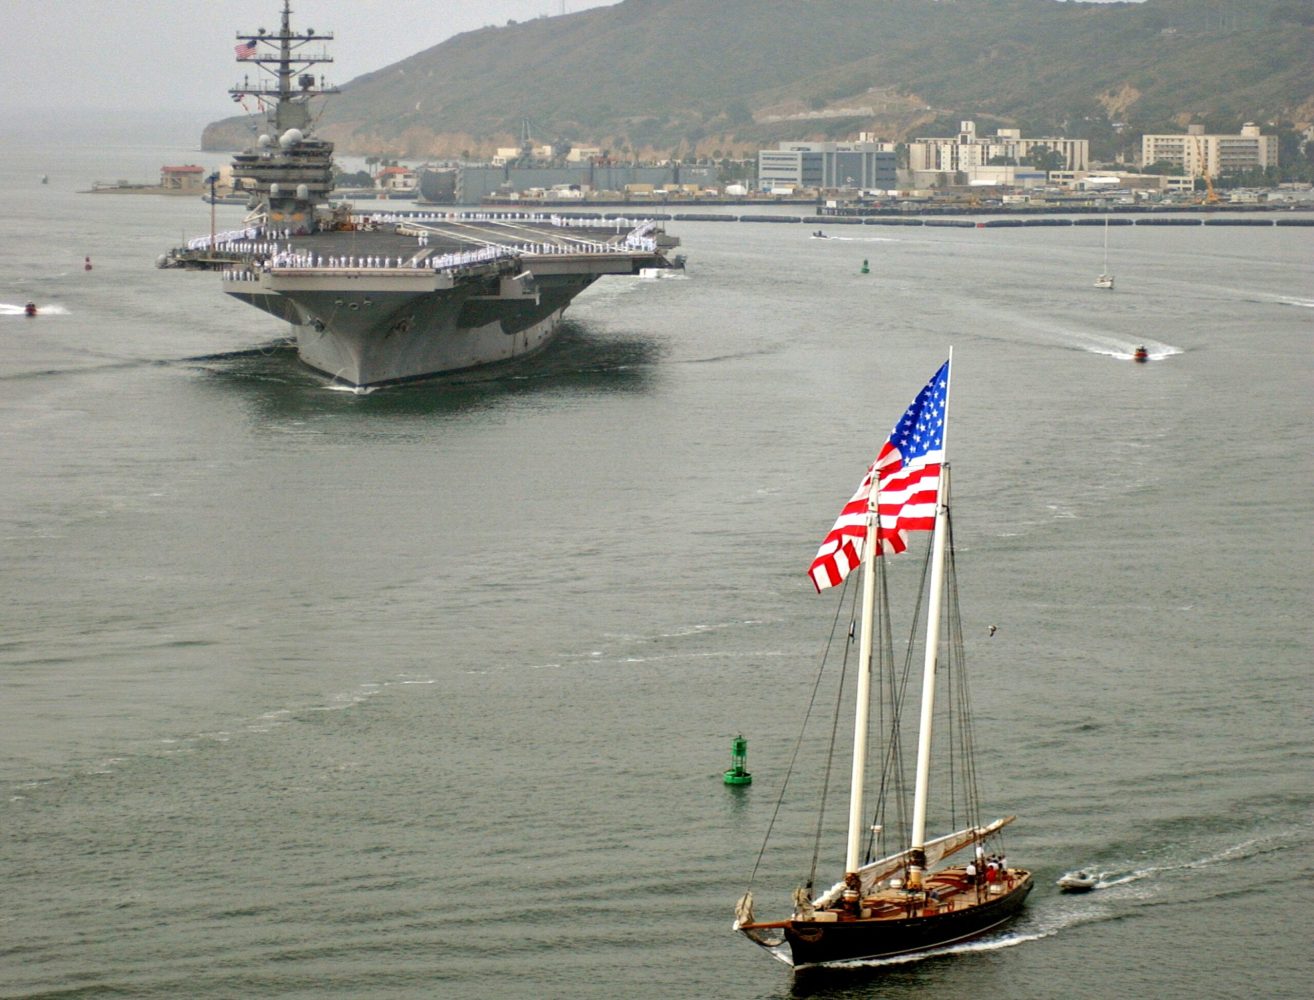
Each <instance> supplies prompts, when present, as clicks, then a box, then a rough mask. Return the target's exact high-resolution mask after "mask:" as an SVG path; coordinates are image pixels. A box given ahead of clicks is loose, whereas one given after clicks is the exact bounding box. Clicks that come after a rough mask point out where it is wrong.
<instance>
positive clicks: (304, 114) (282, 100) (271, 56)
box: [228, 0, 338, 135]
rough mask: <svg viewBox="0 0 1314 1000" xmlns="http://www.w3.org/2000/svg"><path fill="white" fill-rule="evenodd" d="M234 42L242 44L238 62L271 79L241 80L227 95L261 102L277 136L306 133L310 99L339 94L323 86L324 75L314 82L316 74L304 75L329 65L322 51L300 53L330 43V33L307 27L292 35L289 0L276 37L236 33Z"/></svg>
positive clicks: (326, 54) (284, 6)
mask: <svg viewBox="0 0 1314 1000" xmlns="http://www.w3.org/2000/svg"><path fill="white" fill-rule="evenodd" d="M237 40H238V42H239V43H244V44H239V45H238V50H239V51H238V55H237V60H238V62H248V63H255V64H256V65H258V66H259V67H260V68H261V69H262V70H263V71H264V72H266V73H268V74H269V75H270V76H272V77H273V80H265V79H263V78H260V77H257V78H256V79H255V80H251V79H250V78H249V77H244V78H243V80H242V82H241V84H239V85H237V86H234V87H232V88H230V89H229V91H228V93H229V94H231V95H232V97H233V100H234V101H240V100H241V99H242V98H243V97H254V98H256V99H257V100H258V101H260V104H261V106H262V107H265V108H267V109H269V110H268V118H269V123H270V124H271V125H272V126H273V127H274V130H275V131H276V132H277V133H278V134H279V135H282V134H283V133H284V132H286V131H287V130H288V129H290V128H297V129H301V130H303V131H305V130H307V129H308V128H309V127H310V124H311V122H310V99H311V98H314V97H323V96H325V95H326V94H336V93H338V89H337V88H336V87H329V86H327V85H326V84H325V82H324V77H323V76H321V77H320V78H319V80H318V81H316V79H315V74H313V73H308V72H305V71H306V70H308V69H310V67H312V66H317V65H319V64H321V63H331V62H332V61H333V57H332V56H330V55H329V54H328V53H327V52H326V51H325V50H324V49H323V48H320V50H319V51H318V52H315V53H313V54H312V53H309V52H302V51H301V50H302V49H303V48H304V47H305V46H306V45H309V44H310V43H311V42H331V41H333V34H332V32H330V33H328V34H324V35H317V34H315V29H314V28H310V29H308V30H307V31H304V32H296V33H294V32H293V31H292V6H291V0H283V14H282V23H281V24H280V26H279V30H278V33H277V34H270V33H269V32H267V31H265V29H264V28H261V29H260V30H259V32H258V33H256V34H254V35H244V34H240V33H239V34H238V36H237ZM242 50H245V53H246V54H243V51H242ZM271 103H272V108H270V105H271Z"/></svg>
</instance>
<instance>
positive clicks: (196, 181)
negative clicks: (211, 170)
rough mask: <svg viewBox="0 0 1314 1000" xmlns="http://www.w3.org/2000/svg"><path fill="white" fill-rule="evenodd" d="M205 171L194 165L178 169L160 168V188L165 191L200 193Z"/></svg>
mask: <svg viewBox="0 0 1314 1000" xmlns="http://www.w3.org/2000/svg"><path fill="white" fill-rule="evenodd" d="M204 178H205V169H204V168H203V167H198V166H197V165H196V164H194V163H188V164H185V165H183V166H178V167H160V187H161V188H163V189H164V190H165V191H186V192H193V191H194V192H196V193H198V194H199V193H200V191H201V188H202V183H203V181H204Z"/></svg>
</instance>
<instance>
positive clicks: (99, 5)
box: [0, 0, 617, 117]
mask: <svg viewBox="0 0 1314 1000" xmlns="http://www.w3.org/2000/svg"><path fill="white" fill-rule="evenodd" d="M615 2H617V0H292V12H293V13H292V26H293V28H294V29H296V28H300V29H305V28H314V29H315V30H316V31H320V32H332V33H333V34H334V36H335V38H334V41H333V42H332V43H331V45H330V46H329V54H330V55H332V56H333V58H334V62H333V63H332V64H331V65H328V66H325V67H321V68H320V69H322V71H323V73H324V75H325V76H326V77H328V79H329V80H330V81H331V82H333V83H339V84H340V83H346V82H347V81H348V80H350V79H352V78H354V77H357V76H360V75H361V74H363V73H369V72H372V71H373V70H376V69H381V68H382V67H384V66H387V65H389V64H390V63H394V62H397V61H398V60H399V59H404V58H406V57H407V56H410V55H414V54H415V53H416V52H419V51H421V50H423V49H427V48H429V47H430V46H433V45H437V44H438V43H439V42H441V41H443V40H444V39H446V38H450V37H451V36H452V35H456V34H460V33H461V32H463V31H472V30H474V29H476V28H482V27H484V26H485V25H489V24H506V22H507V20H508V19H515V20H517V21H527V20H530V19H531V18H535V17H538V16H540V15H544V14H547V15H550V16H557V15H559V14H561V13H562V11H563V10H564V11H565V12H566V13H568V14H571V13H576V12H578V11H581V10H586V9H588V8H590V7H602V6H606V5H608V4H611V3H615ZM282 6H283V5H282V0H0V26H2V27H3V30H4V35H5V39H6V41H7V44H6V45H5V53H4V56H3V57H2V58H0V111H19V110H22V109H24V108H29V109H33V108H104V109H107V110H117V109H133V110H138V111H144V110H149V109H151V108H159V109H163V110H181V111H208V112H212V113H213V114H214V115H215V117H222V116H224V115H228V114H231V113H232V101H231V100H230V99H229V97H228V93H227V91H228V88H229V87H231V86H232V85H233V84H234V83H235V82H236V81H237V80H238V78H239V77H240V76H241V72H240V71H241V67H240V66H239V65H238V64H237V63H236V61H235V60H234V56H233V46H234V45H235V44H236V38H235V37H234V36H235V35H236V34H237V32H238V31H243V32H255V31H257V30H258V29H260V28H269V29H271V30H273V29H275V28H277V27H278V12H279V11H280V10H281V9H282ZM318 71H319V69H317V72H318Z"/></svg>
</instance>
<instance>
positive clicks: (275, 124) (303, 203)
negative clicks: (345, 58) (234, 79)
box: [228, 0, 338, 233]
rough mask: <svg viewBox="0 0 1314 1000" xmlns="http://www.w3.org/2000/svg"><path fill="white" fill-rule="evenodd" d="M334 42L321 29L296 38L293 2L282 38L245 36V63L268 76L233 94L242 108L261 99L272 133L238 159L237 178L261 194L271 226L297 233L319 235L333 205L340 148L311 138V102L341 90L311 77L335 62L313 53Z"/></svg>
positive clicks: (286, 4) (240, 52) (286, 3)
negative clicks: (318, 215) (324, 206)
mask: <svg viewBox="0 0 1314 1000" xmlns="http://www.w3.org/2000/svg"><path fill="white" fill-rule="evenodd" d="M332 40H333V35H332V34H322V35H321V34H316V33H315V29H314V28H310V29H308V30H306V31H303V32H294V31H293V30H292V6H291V0H283V12H282V20H281V24H280V26H279V30H278V31H277V32H276V33H272V34H271V33H270V32H267V31H266V30H265V29H264V28H261V29H260V30H259V31H258V32H257V33H256V34H253V35H251V34H240V33H239V34H238V35H237V41H238V44H237V47H236V53H237V61H238V62H241V63H255V64H256V66H257V67H258V68H259V69H260V71H261V72H262V73H263V74H267V76H257V77H256V78H255V79H254V80H253V79H251V77H250V76H249V75H248V76H244V77H243V78H242V81H241V83H239V84H238V85H236V86H234V87H232V88H230V89H229V91H228V92H229V94H231V95H232V98H233V100H234V101H238V102H241V101H243V100H244V99H245V98H247V97H254V98H255V99H256V100H257V101H258V102H259V104H260V106H261V108H263V109H264V112H265V122H266V126H267V128H268V131H267V132H263V133H261V135H260V136H259V138H258V139H257V141H256V146H255V148H254V149H250V150H247V151H245V152H243V153H239V154H238V155H237V156H236V157H234V159H233V178H234V181H235V182H236V181H237V180H239V179H240V180H244V181H246V182H247V184H246V187H247V188H248V189H249V190H252V191H254V192H255V193H256V201H257V208H260V209H263V210H264V214H265V216H266V221H267V223H268V224H270V225H273V226H276V227H286V228H289V229H290V230H291V231H292V232H294V233H306V232H311V231H313V229H314V226H315V220H314V209H315V206H316V205H317V204H320V203H323V202H326V201H327V200H328V194H329V192H330V191H332V190H333V144H332V143H331V142H326V141H324V140H322V139H316V138H313V137H312V136H311V132H312V131H313V129H314V122H313V119H312V117H311V108H310V102H311V100H313V99H314V98H317V97H323V96H325V95H328V94H336V93H338V90H337V88H336V87H330V86H328V85H327V84H326V83H325V80H324V77H323V76H320V77H319V78H318V79H316V76H315V74H314V73H312V72H309V70H310V69H311V68H312V67H314V66H317V65H319V64H321V63H331V62H332V61H333V58H332V57H331V56H329V55H328V54H327V53H326V52H325V51H324V49H323V48H322V47H320V48H318V49H317V50H315V51H313V52H312V51H306V50H305V49H306V46H308V45H311V44H312V43H315V42H327V41H332Z"/></svg>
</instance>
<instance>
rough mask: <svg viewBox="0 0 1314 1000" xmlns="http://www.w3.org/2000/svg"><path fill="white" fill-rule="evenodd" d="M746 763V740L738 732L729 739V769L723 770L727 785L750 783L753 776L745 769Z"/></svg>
mask: <svg viewBox="0 0 1314 1000" xmlns="http://www.w3.org/2000/svg"><path fill="white" fill-rule="evenodd" d="M746 763H748V740H746V739H744V737H743V735H742V734H740V735H739V736H736V737H735V738H734V739H733V740H731V741H730V770H728V771H726V772H725V783H726V784H727V785H751V784H752V783H753V776H752V775H751V774H749V773H748V771H747V770H745V768H744V765H745V764H746Z"/></svg>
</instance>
